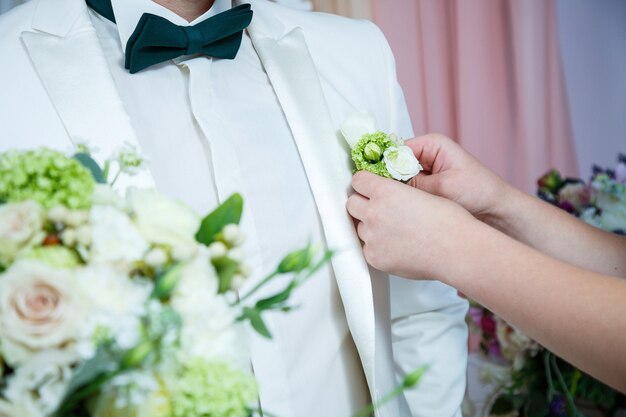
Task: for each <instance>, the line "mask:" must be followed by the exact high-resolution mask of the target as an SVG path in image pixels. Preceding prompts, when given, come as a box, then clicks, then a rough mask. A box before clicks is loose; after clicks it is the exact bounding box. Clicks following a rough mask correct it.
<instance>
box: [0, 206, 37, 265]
mask: <svg viewBox="0 0 626 417" xmlns="http://www.w3.org/2000/svg"><path fill="white" fill-rule="evenodd" d="M44 220H45V214H44V210H43V208H42V207H41V206H40V205H39V204H37V203H35V202H34V201H24V202H22V203H17V204H4V205H0V263H3V264H5V265H6V264H9V263H10V262H12V261H13V260H14V259H15V257H16V255H17V253H18V252H19V251H21V250H22V249H24V248H26V247H29V246H32V245H36V244H38V243H40V242H41V241H42V240H43V239H44V237H45V233H44V232H43V223H44Z"/></svg>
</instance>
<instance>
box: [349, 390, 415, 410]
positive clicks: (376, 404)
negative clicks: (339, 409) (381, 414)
mask: <svg viewBox="0 0 626 417" xmlns="http://www.w3.org/2000/svg"><path fill="white" fill-rule="evenodd" d="M402 391H404V386H403V385H399V386H397V387H396V388H395V389H394V390H393V391H391V392H390V393H388V394H387V395H385V396H384V397H383V398H381V399H380V400H379V401H377V402H372V403H371V404H369V405H368V406H366V407H365V408H364V409H362V410H361V411H359V412H358V413H356V414H355V415H353V416H352V417H368V416H371V415H372V413H373V412H374V411H376V410H377V409H378V408H380V407H382V406H383V405H385V404H387V403H388V402H389V401H391V400H393V399H394V398H396V397H397V396H398V395H400V394H402Z"/></svg>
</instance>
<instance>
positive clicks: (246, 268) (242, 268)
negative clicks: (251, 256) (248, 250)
mask: <svg viewBox="0 0 626 417" xmlns="http://www.w3.org/2000/svg"><path fill="white" fill-rule="evenodd" d="M239 273H240V274H241V275H243V276H244V277H245V278H248V277H249V276H250V275H252V268H251V267H250V265H248V264H246V263H242V264H241V265H239Z"/></svg>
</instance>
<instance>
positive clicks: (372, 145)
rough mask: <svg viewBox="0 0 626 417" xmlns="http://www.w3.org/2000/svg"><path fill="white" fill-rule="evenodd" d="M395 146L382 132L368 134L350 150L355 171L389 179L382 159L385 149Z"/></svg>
mask: <svg viewBox="0 0 626 417" xmlns="http://www.w3.org/2000/svg"><path fill="white" fill-rule="evenodd" d="M391 146H395V144H394V142H393V141H392V140H391V138H390V137H389V135H387V134H385V133H383V132H375V133H368V134H365V135H363V136H362V137H361V139H360V140H359V141H358V142H357V144H356V145H355V146H354V148H352V160H353V161H354V163H355V165H356V170H357V171H363V170H365V171H369V172H372V173H374V174H376V175H380V176H381V177H385V178H391V174H390V173H389V171H388V170H387V166H386V165H385V162H384V161H383V159H382V155H383V152H384V151H385V149H387V148H389V147H391Z"/></svg>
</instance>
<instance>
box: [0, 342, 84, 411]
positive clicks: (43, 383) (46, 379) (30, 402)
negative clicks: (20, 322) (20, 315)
mask: <svg viewBox="0 0 626 417" xmlns="http://www.w3.org/2000/svg"><path fill="white" fill-rule="evenodd" d="M75 360H76V357H75V356H74V355H73V354H71V353H69V352H62V351H58V350H50V351H44V352H40V353H38V354H37V355H35V356H33V357H31V358H30V359H29V360H28V362H27V363H25V364H24V365H23V366H20V367H19V368H17V370H16V371H15V374H13V375H12V376H11V377H10V378H9V380H8V385H7V389H6V390H5V392H4V395H5V396H6V398H7V399H8V400H9V401H10V402H11V403H12V404H13V405H14V407H15V408H16V409H18V410H23V411H25V412H26V415H30V416H41V417H44V416H49V415H51V414H52V413H54V412H55V411H56V409H57V408H58V407H59V405H60V403H61V400H62V399H63V396H64V394H65V391H66V389H67V386H68V383H69V381H70V379H71V377H72V369H71V367H72V365H73V364H74V362H75ZM22 415H23V414H20V416H22Z"/></svg>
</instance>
